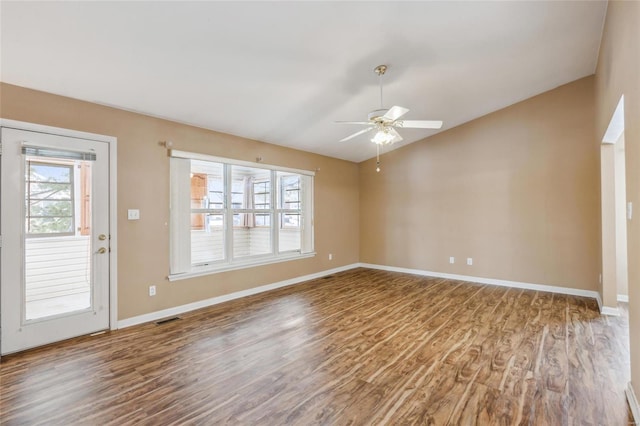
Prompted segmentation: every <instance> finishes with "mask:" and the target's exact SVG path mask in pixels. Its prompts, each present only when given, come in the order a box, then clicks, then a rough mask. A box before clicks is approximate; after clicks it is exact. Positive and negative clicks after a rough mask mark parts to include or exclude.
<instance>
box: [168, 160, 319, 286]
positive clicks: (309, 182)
mask: <svg viewBox="0 0 640 426" xmlns="http://www.w3.org/2000/svg"><path fill="white" fill-rule="evenodd" d="M171 155H172V158H171V276H170V279H179V278H181V277H189V276H194V275H201V274H206V273H212V272H218V271H223V270H229V269H236V268H242V267H248V266H255V265H258V264H265V263H272V262H279V261H283V260H289V259H295V258H300V257H308V256H310V255H313V205H312V204H313V173H311V172H307V171H300V170H289V169H283V168H278V167H274V166H265V165H263V164H258V163H247V162H239V161H233V160H228V159H222V158H217V157H210V156H205V155H199V154H192V153H185V152H181V151H172V153H171Z"/></svg>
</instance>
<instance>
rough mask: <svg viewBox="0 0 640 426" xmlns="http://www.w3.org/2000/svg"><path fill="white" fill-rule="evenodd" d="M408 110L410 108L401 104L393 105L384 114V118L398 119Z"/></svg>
mask: <svg viewBox="0 0 640 426" xmlns="http://www.w3.org/2000/svg"><path fill="white" fill-rule="evenodd" d="M408 112H409V110H408V109H406V108H402V107H401V106H392V107H391V108H389V111H387V112H386V113H385V114H384V115H383V116H382V118H384V119H385V120H389V121H396V120H397V119H398V118H400V117H402V116H403V115H405V114H406V113H408Z"/></svg>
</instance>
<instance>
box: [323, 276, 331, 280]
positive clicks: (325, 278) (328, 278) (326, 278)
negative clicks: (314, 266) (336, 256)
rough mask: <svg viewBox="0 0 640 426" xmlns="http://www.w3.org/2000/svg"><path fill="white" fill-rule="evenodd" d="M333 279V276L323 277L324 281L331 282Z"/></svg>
mask: <svg viewBox="0 0 640 426" xmlns="http://www.w3.org/2000/svg"><path fill="white" fill-rule="evenodd" d="M331 278H333V275H327V276H326V277H322V279H323V280H330V279H331Z"/></svg>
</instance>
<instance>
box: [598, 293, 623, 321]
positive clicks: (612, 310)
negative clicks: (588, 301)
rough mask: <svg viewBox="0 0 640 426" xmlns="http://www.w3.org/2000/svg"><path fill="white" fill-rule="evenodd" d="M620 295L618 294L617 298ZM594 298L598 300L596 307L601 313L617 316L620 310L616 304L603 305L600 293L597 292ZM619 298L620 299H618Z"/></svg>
mask: <svg viewBox="0 0 640 426" xmlns="http://www.w3.org/2000/svg"><path fill="white" fill-rule="evenodd" d="M619 297H620V296H618V298H619ZM596 300H597V301H598V309H599V310H600V314H601V315H607V316H610V317H619V316H620V311H619V310H618V307H617V306H604V305H603V304H602V298H601V297H600V293H598V295H597V297H596ZM618 300H620V299H618Z"/></svg>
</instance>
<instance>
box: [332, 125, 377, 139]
mask: <svg viewBox="0 0 640 426" xmlns="http://www.w3.org/2000/svg"><path fill="white" fill-rule="evenodd" d="M373 129H374V127H368V128H366V129H362V130H360V131H359V132H355V133H354V134H352V135H350V136H347V137H346V138H344V139H340V142H346V141H348V140H349V139H353V138H355V137H356V136H360V135H361V134H363V133H367V132H370V131H372V130H373Z"/></svg>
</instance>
